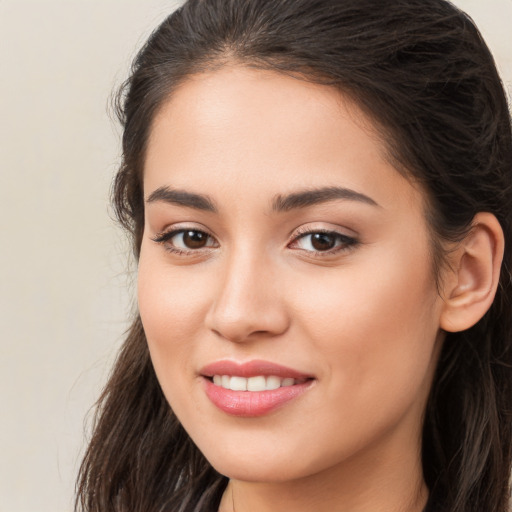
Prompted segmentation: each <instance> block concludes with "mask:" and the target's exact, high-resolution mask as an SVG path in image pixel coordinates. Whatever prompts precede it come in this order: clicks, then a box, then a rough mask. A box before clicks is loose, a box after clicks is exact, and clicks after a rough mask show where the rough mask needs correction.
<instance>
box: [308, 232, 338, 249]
mask: <svg viewBox="0 0 512 512" xmlns="http://www.w3.org/2000/svg"><path fill="white" fill-rule="evenodd" d="M335 245H336V236H335V235H332V234H328V233H314V234H312V235H311V246H312V247H313V248H314V249H316V250H317V251H328V250H329V249H332V248H333V247H334V246H335Z"/></svg>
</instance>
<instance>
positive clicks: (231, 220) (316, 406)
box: [138, 66, 445, 512]
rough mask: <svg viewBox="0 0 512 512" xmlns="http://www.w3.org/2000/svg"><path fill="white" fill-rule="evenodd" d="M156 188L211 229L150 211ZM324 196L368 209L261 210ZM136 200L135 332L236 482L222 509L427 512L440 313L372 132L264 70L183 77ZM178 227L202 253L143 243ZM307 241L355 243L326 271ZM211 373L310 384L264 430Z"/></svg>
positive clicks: (339, 205) (415, 219)
mask: <svg viewBox="0 0 512 512" xmlns="http://www.w3.org/2000/svg"><path fill="white" fill-rule="evenodd" d="M162 187H169V188H172V189H173V190H180V191H187V192H190V193H194V194H200V195H202V196H208V198H209V200H210V201H211V203H212V204H213V205H214V206H215V208H216V210H217V211H215V212H214V211H207V210H204V209H199V208H196V207H194V206H190V205H189V206H187V205H183V204H175V203H174V202H169V201H166V200H163V199H156V200H151V201H148V199H149V198H150V196H151V195H152V194H153V193H154V192H155V191H156V190H158V189H161V188H162ZM325 187H343V188H347V189H350V190H352V191H355V192H357V193H360V194H364V195H365V196H367V197H369V198H371V200H372V201H373V202H374V203H375V204H370V202H367V201H366V202H365V201H360V200H356V199H354V198H349V199H346V198H345V199H343V198H336V199H332V200H329V201H323V202H320V203H318V204H312V205H309V206H305V207H301V208H293V209H290V210H288V211H275V209H273V207H272V204H273V202H274V203H275V200H276V197H278V196H281V197H282V196H286V195H288V194H291V193H295V192H297V191H303V190H316V189H321V188H325ZM144 194H145V198H146V200H147V201H146V206H145V213H146V224H145V232H144V239H143V242H142V248H141V255H140V265H139V274H138V276H139V277H138V301H139V309H140V314H141V318H142V322H143V325H144V329H145V332H146V335H147V340H148V344H149V349H150V353H151V357H152V361H153V364H154V367H155V371H156V374H157V377H158V379H159V382H160V384H161V386H162V389H163V391H164V394H165V396H166V398H167V399H168V401H169V403H170V404H171V406H172V408H173V410H174V412H175V413H176V415H177V416H178V418H179V419H180V421H181V422H182V424H183V426H184V427H185V429H186V430H187V432H188V433H189V435H190V436H191V437H192V439H193V440H194V442H195V443H196V444H197V446H198V447H199V449H200V450H201V451H202V452H203V453H204V454H205V456H206V457H207V459H208V460H209V461H210V462H211V464H212V465H213V466H214V467H215V468H216V469H217V470H218V471H219V472H220V473H222V474H224V475H227V476H228V477H229V478H230V479H231V480H230V484H229V486H228V489H227V491H226V493H225V495H224V498H223V501H222V503H221V508H220V510H221V511H223V512H224V511H232V510H237V511H238V512H240V511H243V512H262V511H270V510H272V511H273V512H276V511H290V510H293V511H295V512H301V511H311V510H315V511H317V512H322V511H330V512H332V511H333V510H336V511H337V512H338V511H339V512H347V511H350V512H359V511H361V512H363V511H364V512H368V511H369V510H379V511H381V512H386V511H394V512H396V511H411V512H412V511H421V510H422V508H423V506H424V505H425V502H426V498H427V490H426V487H425V484H424V481H423V475H422V470H421V460H420V450H421V425H422V416H423V412H424V409H425V404H426V399H427V396H428V392H429V389H430V386H431V382H432V376H433V372H434V369H435V365H436V361H437V357H438V353H439V348H440V346H441V344H442V340H443V334H442V331H441V328H440V325H441V318H442V315H443V307H444V306H443V304H445V303H444V302H443V299H442V298H441V296H440V295H439V293H438V291H437V289H436V285H435V279H434V275H433V270H432V261H431V258H430V256H429V254H430V252H429V250H430V239H429V232H428V228H427V225H426V220H425V214H424V212H425V201H424V195H423V193H422V192H421V191H420V190H418V189H417V188H416V187H415V186H413V184H412V183H411V182H410V181H408V180H407V179H405V178H404V177H403V176H402V175H400V174H399V172H398V171H397V170H396V169H395V168H393V166H392V165H391V163H390V162H389V160H388V159H387V158H386V152H385V146H384V144H383V143H382V142H381V140H380V139H379V137H378V136H377V132H376V130H375V129H374V126H373V124H372V122H371V120H369V119H368V118H367V117H365V116H364V115H363V113H362V112H361V111H360V110H359V109H358V108H357V106H355V105H354V104H353V103H352V102H351V101H350V100H349V99H348V98H347V97H344V96H343V95H342V94H340V93H339V92H338V91H336V90H334V89H331V88H328V87H326V86H320V85H315V84H311V83H307V82H305V81H302V80H299V79H295V78H292V77H289V76H283V75H280V74H277V73H274V72H270V71H261V70H254V69H248V68H243V67H240V66H227V67H224V68H222V69H220V70H217V71H214V72H211V73H206V74H201V75H197V76H193V77H191V78H190V79H189V80H187V81H186V82H185V83H184V84H182V85H181V86H180V87H179V88H178V89H177V90H176V91H174V92H173V94H172V96H171V98H170V99H169V101H168V102H167V103H166V104H165V105H164V106H163V107H162V109H161V110H160V112H159V113H158V115H157V117H156V118H155V120H154V123H153V126H152V131H151V137H150V140H149V145H148V150H147V156H146V163H145V169H144ZM196 206H197V205H196ZM183 228H187V230H200V231H203V232H205V233H207V234H208V235H209V237H208V238H207V244H206V246H204V247H202V248H197V249H190V248H189V249H187V248H186V246H184V245H183V238H182V237H181V236H179V235H178V236H175V237H174V238H172V239H170V240H167V241H166V242H157V241H155V240H154V239H155V238H157V237H158V236H159V235H161V234H162V233H168V232H171V231H173V230H174V229H183ZM305 230H308V231H312V232H315V230H316V231H318V230H328V231H333V232H337V233H339V234H341V235H344V236H345V237H350V238H352V239H355V240H357V243H355V244H352V245H349V244H346V243H345V242H346V238H341V239H340V238H336V237H334V240H335V241H336V244H337V245H336V249H338V250H337V252H335V253H326V252H325V251H324V252H323V253H322V251H318V250H315V248H314V246H313V245H312V243H311V242H312V239H311V236H310V235H307V234H306V235H305V234H304V231H305ZM176 248H178V249H179V248H182V252H180V253H176V252H173V250H176ZM183 248H184V250H185V252H183ZM224 359H229V360H233V361H237V362H245V361H250V360H253V359H263V360H266V361H272V362H275V363H278V364H281V365H285V366H287V367H291V368H294V369H297V370H299V371H301V372H304V373H306V374H308V375H312V376H314V379H315V380H314V382H313V384H312V385H311V386H310V387H309V389H308V390H307V391H306V392H305V393H304V394H303V395H301V396H300V397H298V398H296V399H294V400H293V401H291V402H289V403H287V404H286V405H285V406H283V407H281V408H279V409H277V410H275V411H273V412H272V413H270V414H267V415H264V416H262V417H256V418H240V417H234V416H231V415H228V414H226V413H224V412H222V411H220V410H219V409H217V408H216V407H215V406H214V405H213V404H212V402H210V400H209V399H208V398H207V396H206V394H205V392H204V382H203V378H202V377H201V376H200V369H201V368H202V367H203V366H205V365H206V364H209V363H212V362H214V361H218V360H224Z"/></svg>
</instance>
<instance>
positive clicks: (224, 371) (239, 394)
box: [201, 361, 316, 417]
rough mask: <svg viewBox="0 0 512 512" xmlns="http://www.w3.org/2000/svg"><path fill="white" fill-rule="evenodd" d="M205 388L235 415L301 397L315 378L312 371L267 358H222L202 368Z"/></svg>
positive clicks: (255, 412)
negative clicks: (310, 373)
mask: <svg viewBox="0 0 512 512" xmlns="http://www.w3.org/2000/svg"><path fill="white" fill-rule="evenodd" d="M201 377H202V378H203V380H204V384H205V392H206V395H207V397H208V398H209V399H210V401H211V402H212V403H213V404H214V405H215V406H216V407H217V408H218V409H220V410H221V411H223V412H224V413H227V414H229V415H232V416H241V417H255V416H262V415H265V414H267V413H270V412H272V411H274V410H275V409H278V408H280V407H282V406H284V405H285V404H288V403H289V402H291V401H292V400H293V399H295V398H298V397H299V396H301V395H302V394H303V393H304V392H306V391H307V390H308V389H310V388H311V387H312V385H313V383H314V382H315V380H316V379H315V378H314V377H313V376H311V375H306V374H303V373H302V372H299V371H296V370H293V369H291V368H287V367H284V366H281V365H277V364H274V363H269V362H266V361H250V362H248V363H243V364H239V363H235V362H233V361H218V362H216V363H213V364H211V365H208V366H206V367H205V368H203V369H202V370H201Z"/></svg>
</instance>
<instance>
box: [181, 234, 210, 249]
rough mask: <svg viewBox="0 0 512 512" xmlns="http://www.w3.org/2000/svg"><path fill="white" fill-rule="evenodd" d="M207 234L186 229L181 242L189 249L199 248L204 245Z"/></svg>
mask: <svg viewBox="0 0 512 512" xmlns="http://www.w3.org/2000/svg"><path fill="white" fill-rule="evenodd" d="M207 236H208V235H206V234H205V233H201V232H200V231H187V232H186V233H183V242H184V244H185V245H186V246H187V247H188V248H189V249H201V248H202V247H204V246H205V245H206V240H207Z"/></svg>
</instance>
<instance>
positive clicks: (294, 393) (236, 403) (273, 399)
mask: <svg viewBox="0 0 512 512" xmlns="http://www.w3.org/2000/svg"><path fill="white" fill-rule="evenodd" d="M204 381H205V385H206V395H207V396H208V398H209V399H210V400H211V401H212V402H213V404H214V405H215V406H216V407H218V408H219V409H220V410H221V411H223V412H225V413H227V414H230V415H232V416H242V417H255V416H263V415H265V414H268V413H269V412H272V411H274V410H275V409H277V408H279V407H282V406H283V405H285V404H287V403H288V402H290V401H291V400H293V399H294V398H297V397H299V396H300V395H302V394H303V393H304V392H305V391H307V390H308V389H309V388H310V387H311V384H312V383H313V381H312V380H308V381H306V382H303V383H301V384H295V385H293V386H283V387H281V388H278V389H273V390H271V391H232V390H230V389H225V388H223V387H221V386H217V385H215V384H214V383H213V382H212V381H211V380H210V379H207V378H205V379H204Z"/></svg>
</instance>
